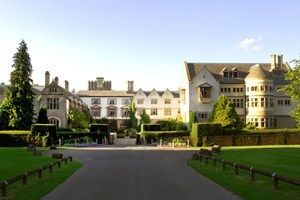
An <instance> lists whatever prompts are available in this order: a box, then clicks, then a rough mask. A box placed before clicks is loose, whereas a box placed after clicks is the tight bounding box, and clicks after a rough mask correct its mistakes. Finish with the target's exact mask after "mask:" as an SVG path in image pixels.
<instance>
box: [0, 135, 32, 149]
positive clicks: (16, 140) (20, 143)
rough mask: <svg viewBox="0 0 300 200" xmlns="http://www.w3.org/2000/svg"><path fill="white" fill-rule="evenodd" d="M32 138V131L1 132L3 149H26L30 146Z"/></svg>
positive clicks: (0, 141) (0, 143)
mask: <svg viewBox="0 0 300 200" xmlns="http://www.w3.org/2000/svg"><path fill="white" fill-rule="evenodd" d="M29 137H31V134H30V131H0V146H1V147H24V146H28V144H29V143H28V140H29V139H30V138H29Z"/></svg>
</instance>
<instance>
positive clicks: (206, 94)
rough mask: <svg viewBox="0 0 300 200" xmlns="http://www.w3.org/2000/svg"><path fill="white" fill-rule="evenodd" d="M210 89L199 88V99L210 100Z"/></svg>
mask: <svg viewBox="0 0 300 200" xmlns="http://www.w3.org/2000/svg"><path fill="white" fill-rule="evenodd" d="M210 91H211V88H208V87H201V88H200V97H201V98H211V92H210Z"/></svg>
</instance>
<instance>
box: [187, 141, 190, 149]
mask: <svg viewBox="0 0 300 200" xmlns="http://www.w3.org/2000/svg"><path fill="white" fill-rule="evenodd" d="M187 147H190V140H189V139H187Z"/></svg>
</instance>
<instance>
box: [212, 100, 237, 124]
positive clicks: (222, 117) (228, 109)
mask: <svg viewBox="0 0 300 200" xmlns="http://www.w3.org/2000/svg"><path fill="white" fill-rule="evenodd" d="M209 121H210V122H214V123H220V124H222V127H223V128H225V129H235V130H239V129H241V128H242V123H241V120H240V117H239V116H238V114H237V112H236V110H235V108H234V106H233V104H232V103H231V102H230V101H229V99H228V98H227V97H226V96H224V95H221V96H220V97H219V99H218V101H217V103H216V104H215V105H214V108H213V111H212V115H211V117H210V118H209Z"/></svg>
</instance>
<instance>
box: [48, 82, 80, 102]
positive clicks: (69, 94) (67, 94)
mask: <svg viewBox="0 0 300 200" xmlns="http://www.w3.org/2000/svg"><path fill="white" fill-rule="evenodd" d="M51 87H56V88H59V89H60V90H61V91H62V93H63V95H64V96H65V97H66V98H67V99H74V100H77V101H82V100H81V98H80V97H79V96H78V95H76V94H74V93H72V92H70V91H69V90H67V89H65V88H63V87H61V86H59V85H58V84H56V83H55V82H54V81H52V83H50V84H49V85H48V86H46V87H45V88H44V89H43V91H42V93H46V94H48V91H46V90H47V89H48V88H51Z"/></svg>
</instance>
